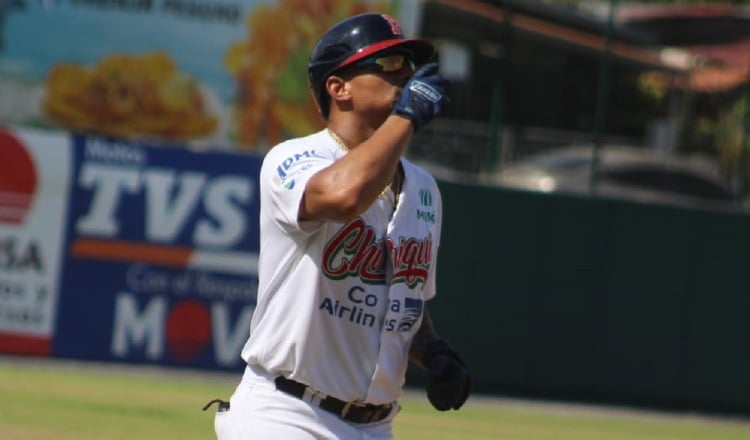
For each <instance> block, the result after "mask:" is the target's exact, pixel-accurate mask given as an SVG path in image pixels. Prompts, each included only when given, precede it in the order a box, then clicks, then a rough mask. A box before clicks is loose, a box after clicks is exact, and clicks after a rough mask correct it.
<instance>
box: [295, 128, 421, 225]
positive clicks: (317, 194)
mask: <svg viewBox="0 0 750 440" xmlns="http://www.w3.org/2000/svg"><path fill="white" fill-rule="evenodd" d="M334 130H335V129H334ZM412 133H413V128H412V125H411V123H410V122H409V121H408V120H406V119H403V118H401V117H398V116H391V117H389V118H388V120H386V122H385V123H383V125H382V126H381V127H380V128H378V130H376V131H375V133H373V135H372V136H371V137H370V138H369V139H367V140H366V141H365V142H363V143H362V144H360V145H356V146H353V147H354V148H352V149H351V151H350V152H349V153H348V154H347V155H346V156H344V157H342V158H341V159H339V160H338V161H336V162H335V163H333V164H332V165H331V166H329V167H328V168H326V169H324V170H322V171H320V172H319V173H317V174H316V175H315V176H313V177H312V178H311V179H310V181H309V182H308V184H307V188H306V189H305V198H304V200H303V203H304V205H303V206H302V212H301V213H300V217H301V218H303V219H306V220H313V219H314V220H331V221H348V220H351V219H352V218H354V217H356V216H357V215H359V214H361V213H362V212H364V211H365V210H367V208H369V207H370V205H372V203H373V202H374V201H375V199H377V197H378V195H380V193H381V192H382V191H383V189H384V188H385V187H386V186H387V185H388V184H389V182H390V181H391V178H392V177H393V174H394V173H395V171H396V167H397V166H398V163H399V160H400V159H401V157H402V156H403V154H404V152H405V151H406V147H407V145H408V143H409V141H410V140H411V136H412Z"/></svg>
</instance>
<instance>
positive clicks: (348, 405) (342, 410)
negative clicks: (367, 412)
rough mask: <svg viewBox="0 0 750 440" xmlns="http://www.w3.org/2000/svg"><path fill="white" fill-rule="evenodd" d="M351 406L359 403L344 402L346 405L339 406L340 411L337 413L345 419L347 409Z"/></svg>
mask: <svg viewBox="0 0 750 440" xmlns="http://www.w3.org/2000/svg"><path fill="white" fill-rule="evenodd" d="M352 406H359V405H356V404H355V403H354V402H346V405H344V407H343V408H341V413H340V414H339V416H340V417H341V418H342V419H345V418H346V415H347V414H349V410H350V409H351V408H352Z"/></svg>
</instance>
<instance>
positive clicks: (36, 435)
mask: <svg viewBox="0 0 750 440" xmlns="http://www.w3.org/2000/svg"><path fill="white" fill-rule="evenodd" d="M237 379H239V376H237V377H234V376H228V375H223V374H215V375H214V374H203V373H195V372H185V371H182V370H163V369H153V368H140V367H113V366H102V365H96V366H88V365H85V364H81V363H71V362H50V361H47V360H34V359H32V360H23V361H21V362H19V361H18V360H15V359H11V360H9V359H8V358H2V357H0V439H2V440H51V439H54V440H72V439H76V440H82V439H96V440H120V439H122V440H126V439H127V440H133V439H138V440H145V439H156V440H164V439H170V440H172V439H175V440H193V439H195V440H197V439H201V440H205V439H212V438H214V435H213V412H212V411H206V412H203V411H201V407H202V406H203V405H204V404H205V403H206V402H207V401H209V400H210V399H212V398H214V397H222V398H227V397H228V396H229V394H230V393H231V392H232V390H233V389H234V386H235V383H236V380H237ZM401 404H402V406H403V410H402V412H401V414H400V415H399V416H398V418H397V419H396V422H395V425H394V430H395V435H396V439H398V440H417V439H419V440H423V439H430V440H448V439H460V440H480V439H481V440H484V439H503V440H505V439H509V440H542V439H545V440H546V439H549V440H589V439H602V440H625V439H627V440H670V439H705V440H729V439H737V440H740V439H742V440H747V439H750V420H744V421H742V420H727V419H717V418H708V417H699V416H695V415H692V416H682V417H681V416H678V415H669V414H660V413H659V414H656V413H647V412H640V411H631V410H623V409H603V408H595V407H583V406H580V405H563V404H559V403H555V404H552V403H550V404H544V403H529V402H521V401H516V400H504V399H503V400H501V399H488V398H482V397H477V398H473V399H470V400H469V402H467V404H466V406H465V407H464V408H462V409H461V410H460V411H452V412H450V413H440V412H437V411H435V410H433V409H432V407H430V405H429V403H427V400H426V399H425V398H424V397H423V395H422V394H421V393H418V392H413V393H412V392H410V393H407V397H405V398H404V399H403V400H402V402H401Z"/></svg>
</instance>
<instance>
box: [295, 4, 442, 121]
mask: <svg viewBox="0 0 750 440" xmlns="http://www.w3.org/2000/svg"><path fill="white" fill-rule="evenodd" d="M394 47H404V48H406V49H408V50H409V51H411V53H412V54H413V55H414V62H415V63H416V65H417V66H420V65H422V64H424V63H426V62H427V61H428V60H429V59H430V58H431V57H432V55H433V53H434V51H435V49H434V47H433V46H432V44H431V43H430V42H428V41H426V40H418V39H407V38H406V37H405V36H404V34H403V32H401V27H400V26H399V24H398V22H397V21H396V20H395V19H394V18H393V17H390V16H388V15H385V14H378V13H366V14H360V15H356V16H354V17H351V18H348V19H346V20H343V21H341V22H339V23H338V24H336V25H335V26H333V27H332V28H330V29H328V31H326V33H325V34H323V36H322V37H321V38H320V39H319V40H318V42H317V43H315V46H314V47H313V50H312V54H311V55H310V60H309V62H308V64H307V75H308V80H309V83H310V88H312V92H313V96H314V97H315V101H316V103H317V105H318V108H319V109H320V113H321V114H322V115H323V118H324V119H328V94H327V93H326V90H325V82H326V79H328V77H329V76H331V75H333V74H334V73H335V72H336V71H338V70H340V69H342V68H344V67H346V66H348V65H350V64H352V63H354V62H356V61H359V60H361V59H364V58H367V57H369V56H371V55H373V54H376V53H380V52H383V51H385V50H388V49H392V48H394Z"/></svg>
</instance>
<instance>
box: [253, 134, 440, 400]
mask: <svg viewBox="0 0 750 440" xmlns="http://www.w3.org/2000/svg"><path fill="white" fill-rule="evenodd" d="M345 154H346V151H345V150H344V149H343V148H342V147H340V146H339V145H338V144H337V143H336V141H335V140H334V139H333V138H332V137H331V135H330V134H329V132H328V131H327V130H322V131H320V132H318V133H315V134H312V135H310V136H307V137H304V138H297V139H292V140H289V141H286V142H283V143H281V144H279V145H277V146H276V147H274V148H272V149H271V150H270V151H269V152H268V154H267V155H266V157H265V159H264V161H263V165H262V167H261V172H260V201H261V207H260V261H259V287H258V302H257V306H256V309H255V313H254V315H253V319H252V324H251V330H250V338H249V339H248V341H247V343H246V344H245V346H244V348H243V350H242V357H243V359H244V360H245V361H246V362H247V363H248V364H250V365H255V366H259V367H261V368H263V369H265V370H266V371H268V372H270V373H273V374H283V375H285V376H286V377H288V378H290V379H294V380H297V381H299V382H302V383H305V384H308V385H310V386H312V387H313V388H315V389H317V390H318V391H321V392H323V393H325V394H328V395H331V396H334V397H337V398H339V399H342V400H346V401H359V402H367V403H372V404H381V403H387V402H391V401H393V400H396V399H397V398H398V397H399V396H400V394H401V390H402V387H403V384H404V378H405V373H406V368H407V362H408V350H409V345H410V343H411V340H412V338H413V336H414V333H415V332H416V331H417V329H418V328H419V326H420V324H421V321H422V315H423V311H424V307H425V301H426V300H428V299H430V298H432V297H433V296H434V295H435V268H436V262H437V250H438V246H439V241H440V227H441V224H440V221H441V218H442V201H441V198H440V193H439V191H438V187H437V184H436V182H435V180H434V179H433V178H432V176H430V175H429V174H428V173H427V172H425V171H424V170H422V169H421V168H419V167H417V166H416V165H414V164H412V163H411V162H409V161H408V160H406V159H402V160H401V163H402V165H403V168H404V172H405V179H404V184H403V187H402V191H401V194H400V196H399V203H398V206H397V207H396V210H395V211H394V210H393V204H392V203H393V202H392V198H390V197H387V195H388V194H385V195H381V197H379V198H378V199H377V201H376V202H375V203H373V205H372V206H371V207H370V208H369V209H368V210H367V211H365V212H364V213H363V214H361V215H360V216H359V217H357V218H356V219H354V220H352V221H350V222H349V223H346V224H344V223H333V222H298V221H297V214H298V211H299V206H300V200H301V198H302V195H303V192H304V189H305V186H306V184H307V182H308V180H309V179H310V177H311V176H312V175H314V174H315V173H316V172H318V171H320V170H321V169H323V168H326V167H328V166H329V165H331V163H333V162H334V161H336V160H337V159H339V158H341V157H342V156H343V155H345Z"/></svg>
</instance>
